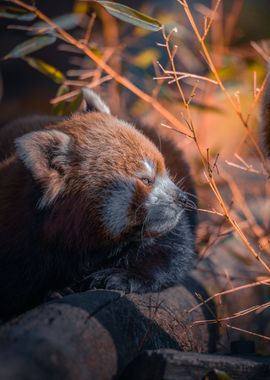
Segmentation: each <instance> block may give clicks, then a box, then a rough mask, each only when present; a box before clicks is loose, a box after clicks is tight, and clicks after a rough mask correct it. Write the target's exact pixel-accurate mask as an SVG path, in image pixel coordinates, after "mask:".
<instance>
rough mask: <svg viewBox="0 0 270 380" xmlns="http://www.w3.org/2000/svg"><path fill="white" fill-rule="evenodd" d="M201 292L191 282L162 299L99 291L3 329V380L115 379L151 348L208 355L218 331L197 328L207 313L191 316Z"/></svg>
mask: <svg viewBox="0 0 270 380" xmlns="http://www.w3.org/2000/svg"><path fill="white" fill-rule="evenodd" d="M195 292H199V293H200V294H202V292H203V289H202V288H201V287H200V286H199V285H198V284H196V282H195V280H190V284H189V285H187V286H186V287H184V286H178V287H175V288H170V289H167V290H164V291H162V292H161V293H159V294H156V293H155V294H154V293H152V294H150V293H148V294H141V295H138V294H128V295H124V294H121V293H120V292H116V291H105V290H96V291H88V292H84V293H78V294H74V295H70V296H67V297H65V298H63V299H62V300H59V301H53V302H50V303H47V304H44V305H41V306H40V307H38V308H36V309H34V310H31V311H29V312H27V313H25V314H24V315H22V316H20V317H18V318H16V319H14V320H12V321H10V322H8V323H6V324H5V325H3V326H2V327H1V329H0V378H1V380H21V379H24V380H45V379H46V380H47V379H50V380H54V379H65V380H74V379H75V380H84V379H85V380H90V379H95V380H97V379H104V380H106V379H115V378H116V377H117V376H118V375H119V374H121V372H122V371H123V370H124V369H125V367H126V366H127V365H128V364H129V363H130V362H131V361H132V360H133V359H134V358H135V357H136V356H137V355H138V354H139V353H140V352H141V351H143V350H146V349H150V350H151V349H158V348H173V349H178V350H179V349H180V350H183V351H191V350H192V351H196V352H209V351H211V350H213V349H214V344H215V331H214V330H212V331H211V330H210V329H209V326H207V325H200V326H194V327H192V326H191V325H192V321H194V320H198V319H203V318H205V317H207V315H206V314H205V313H206V312H205V311H204V310H203V309H202V308H198V309H197V310H196V312H193V313H191V314H189V313H187V312H186V310H188V309H190V308H191V307H193V306H195V305H196V304H197V300H196V298H195V297H194V293H195ZM211 328H213V326H212V327H211Z"/></svg>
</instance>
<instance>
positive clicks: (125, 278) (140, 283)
mask: <svg viewBox="0 0 270 380" xmlns="http://www.w3.org/2000/svg"><path fill="white" fill-rule="evenodd" d="M89 288H90V289H109V290H121V291H123V292H125V293H133V292H134V293H146V292H150V291H152V290H153V286H152V283H150V282H146V281H144V280H143V278H141V277H139V276H137V275H135V274H134V273H131V272H128V271H127V270H124V269H120V268H111V269H104V270H101V271H99V272H95V273H93V274H92V275H91V276H90V285H89Z"/></svg>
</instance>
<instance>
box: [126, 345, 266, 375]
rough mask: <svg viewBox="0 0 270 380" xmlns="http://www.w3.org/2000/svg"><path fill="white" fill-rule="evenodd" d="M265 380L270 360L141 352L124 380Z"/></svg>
mask: <svg viewBox="0 0 270 380" xmlns="http://www.w3.org/2000/svg"><path fill="white" fill-rule="evenodd" d="M125 379H129V380H149V379H155V380H181V379H183V380H187V379H188V380H203V379H205V380H206V379H209V380H210V379H213V380H214V379H216V380H218V379H220V380H222V379H223V380H229V379H237V380H266V379H270V360H269V358H266V357H264V358H263V357H258V356H246V357H241V356H230V355H227V356H225V355H209V354H198V353H191V352H179V351H175V350H168V349H164V350H156V351H147V352H144V353H142V354H141V355H139V356H138V358H136V359H135V360H134V362H132V363H131V364H130V365H129V366H128V367H127V368H126V370H125V371H124V373H123V375H122V377H121V380H125Z"/></svg>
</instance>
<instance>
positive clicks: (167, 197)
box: [0, 112, 194, 318]
mask: <svg viewBox="0 0 270 380" xmlns="http://www.w3.org/2000/svg"><path fill="white" fill-rule="evenodd" d="M37 120H38V122H37ZM10 131H12V133H11V132H10ZM1 134H2V135H1ZM15 138H16V141H15V145H13V144H11V140H12V141H13V140H14V139H15ZM0 139H1V141H2V152H1V153H2V159H3V158H5V159H4V160H3V161H2V162H1V163H0V304H1V313H0V318H1V317H2V318H7V317H10V316H12V315H15V314H17V313H19V312H21V311H23V310H26V309H28V308H30V307H31V306H33V305H35V304H37V303H39V302H41V301H42V299H44V297H45V296H46V294H47V293H48V291H49V290H53V289H59V288H62V287H64V286H67V285H70V284H72V283H73V282H74V281H75V280H76V279H78V278H80V276H82V274H83V273H84V272H86V273H88V274H89V273H91V284H90V286H91V287H100V286H101V287H106V288H114V289H122V290H125V291H139V292H142V291H146V290H158V289H159V288H160V287H164V286H168V285H171V284H175V283H177V282H179V281H180V279H181V278H182V277H183V273H184V272H185V270H186V268H187V267H189V265H190V261H191V258H192V255H193V252H194V242H193V234H192V228H191V227H190V225H189V222H188V218H187V216H186V215H185V211H184V206H183V203H184V202H186V201H187V200H186V196H185V194H184V192H183V191H181V190H180V189H179V188H178V187H177V186H176V185H175V184H173V182H172V181H171V180H170V178H169V176H168V174H167V172H166V168H165V163H164V159H163V156H162V154H161V153H160V152H159V150H158V149H157V148H156V147H155V145H154V144H153V143H151V142H150V141H149V140H148V139H147V138H146V137H144V136H143V135H142V134H141V133H140V132H138V131H136V130H135V129H134V128H133V127H132V126H130V125H129V124H127V123H125V122H122V121H120V120H118V119H116V118H114V117H112V116H111V115H109V114H108V113H104V112H103V113H101V112H93V113H85V114H80V115H74V116H72V117H71V118H68V119H59V118H55V119H54V118H52V119H48V118H46V117H39V118H36V119H28V120H27V119H25V120H21V121H19V122H17V124H16V123H14V124H13V125H11V126H9V127H6V128H4V129H3V130H2V132H1V133H0ZM5 147H6V149H5ZM15 147H16V148H15Z"/></svg>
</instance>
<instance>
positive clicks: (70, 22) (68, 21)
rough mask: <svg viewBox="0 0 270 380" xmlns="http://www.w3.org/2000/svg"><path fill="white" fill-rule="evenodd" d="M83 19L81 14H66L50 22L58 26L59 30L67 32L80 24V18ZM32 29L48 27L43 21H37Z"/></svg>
mask: <svg viewBox="0 0 270 380" xmlns="http://www.w3.org/2000/svg"><path fill="white" fill-rule="evenodd" d="M83 17H85V16H84V15H83V14H80V13H67V14H64V15H62V16H59V17H56V18H54V19H53V20H52V21H53V22H54V23H55V24H56V25H58V26H59V27H60V28H62V29H65V30H69V29H73V28H75V27H76V26H77V25H79V24H80V22H81V20H82V18H83ZM33 27H35V28H41V29H42V28H46V27H49V28H50V26H49V25H48V24H47V23H46V22H44V21H38V22H36V23H35V24H34V25H33Z"/></svg>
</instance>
